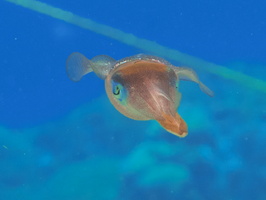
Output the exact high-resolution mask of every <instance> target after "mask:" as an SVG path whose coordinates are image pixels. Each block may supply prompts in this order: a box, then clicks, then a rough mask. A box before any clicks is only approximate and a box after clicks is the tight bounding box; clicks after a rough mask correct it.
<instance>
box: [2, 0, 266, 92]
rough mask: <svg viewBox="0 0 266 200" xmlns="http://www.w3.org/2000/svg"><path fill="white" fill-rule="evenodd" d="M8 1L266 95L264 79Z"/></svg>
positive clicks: (56, 11)
mask: <svg viewBox="0 0 266 200" xmlns="http://www.w3.org/2000/svg"><path fill="white" fill-rule="evenodd" d="M6 1H8V2H11V3H14V4H17V5H20V6H22V7H25V8H28V9H30V10H34V11H36V12H39V13H42V14H45V15H48V16H51V17H53V18H56V19H60V20H63V21H65V22H68V23H70V24H74V25H76V26H79V27H81V28H84V29H88V30H90V31H93V32H95V33H98V34H101V35H104V36H106V37H109V38H112V39H114V40H117V41H119V42H122V43H124V44H127V45H129V46H133V47H135V48H138V49H141V50H143V51H147V52H151V53H154V54H156V55H160V56H162V57H164V58H167V59H170V60H173V61H177V62H179V63H180V64H182V65H186V66H193V67H197V68H200V69H204V70H206V71H208V72H210V73H212V74H215V75H218V76H220V77H223V78H226V79H230V80H233V81H235V82H237V83H239V84H242V85H244V86H246V87H249V88H252V89H254V90H258V91H261V92H264V93H266V82H265V81H263V80H261V79H257V78H254V77H251V76H248V75H246V74H243V73H241V72H237V71H234V70H232V69H229V68H226V67H224V66H221V65H216V64H213V63H209V62H207V61H204V60H202V59H200V58H196V57H194V56H190V55H188V54H184V53H182V52H180V51H178V50H175V49H170V48H167V47H165V46H162V45H160V44H157V43H156V42H152V41H150V40H146V39H142V38H138V37H136V36H134V35H133V34H130V33H125V32H123V31H121V30H118V29H115V28H113V27H111V26H107V25H103V24H100V23H97V22H95V21H93V20H91V19H88V18H84V17H80V16H78V15H75V14H73V13H71V12H68V11H65V10H62V9H60V8H55V7H53V6H50V5H48V4H45V3H42V2H39V1H35V0H6Z"/></svg>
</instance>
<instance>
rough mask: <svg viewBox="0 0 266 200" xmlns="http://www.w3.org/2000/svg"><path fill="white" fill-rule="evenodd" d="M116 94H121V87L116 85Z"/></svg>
mask: <svg viewBox="0 0 266 200" xmlns="http://www.w3.org/2000/svg"><path fill="white" fill-rule="evenodd" d="M113 93H114V95H119V94H120V89H119V87H118V86H116V87H115V91H114V92H113Z"/></svg>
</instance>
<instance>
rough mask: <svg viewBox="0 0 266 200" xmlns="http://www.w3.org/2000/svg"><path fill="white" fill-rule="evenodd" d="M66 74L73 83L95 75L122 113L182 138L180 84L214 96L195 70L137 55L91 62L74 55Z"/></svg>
mask: <svg viewBox="0 0 266 200" xmlns="http://www.w3.org/2000/svg"><path fill="white" fill-rule="evenodd" d="M66 71H67V74H68V77H69V78H70V79H71V80H72V81H79V80H80V79H81V78H82V77H83V76H84V75H86V74H88V73H90V72H92V71H94V73H95V74H96V75H97V76H98V77H99V78H101V79H103V80H105V90H106V93H107V95H108V98H109V100H110V101H111V103H112V104H113V105H114V107H115V108H116V109H117V110H118V111H119V112H120V113H122V114H123V115H125V116H127V117H129V118H131V119H135V120H156V121H157V122H159V124H160V125H161V126H162V127H163V128H164V129H165V130H167V131H168V132H170V133H172V134H174V135H177V136H179V137H185V136H186V135H187V134H188V128H187V124H186V122H185V121H184V120H183V119H182V118H181V116H180V115H179V114H178V113H177V108H178V106H179V103H180V99H181V93H180V92H179V91H178V88H179V80H189V81H193V82H196V83H197V84H198V85H199V87H200V89H201V90H202V91H203V92H205V93H206V94H208V95H209V96H213V92H212V91H211V90H210V89H209V88H208V87H207V86H205V85H204V84H203V83H202V82H200V81H199V78H198V76H197V75H196V73H195V72H194V71H193V70H192V69H190V68H186V67H176V66H173V65H172V64H170V63H169V62H167V61H166V60H164V59H162V58H159V57H156V56H148V55H144V54H138V55H135V56H131V57H127V58H124V59H121V60H118V61H116V60H115V59H113V58H111V57H109V56H106V55H99V56H96V57H93V58H92V59H90V60H89V59H87V58H86V57H85V56H84V55H82V54H81V53H78V52H74V53H72V54H71V55H70V56H69V57H68V59H67V62H66Z"/></svg>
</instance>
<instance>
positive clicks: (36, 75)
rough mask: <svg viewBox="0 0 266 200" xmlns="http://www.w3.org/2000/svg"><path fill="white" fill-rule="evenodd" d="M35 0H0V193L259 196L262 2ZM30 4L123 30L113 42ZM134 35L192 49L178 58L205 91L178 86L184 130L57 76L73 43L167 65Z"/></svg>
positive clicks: (87, 50)
mask: <svg viewBox="0 0 266 200" xmlns="http://www.w3.org/2000/svg"><path fill="white" fill-rule="evenodd" d="M42 2H43V3H45V4H40V5H39V4H34V1H32V0H2V1H1V2H0V25H1V26H0V52H1V54H0V63H1V64H0V66H1V67H0V200H18V199H21V200H35V199H40V200H47V199H50V200H133V199H145V200H146V199H147V200H161V199H167V200H177V199H182V200H214V199H215V200H250V199H253V200H266V144H265V143H266V131H265V130H266V86H265V84H266V83H265V82H266V68H265V67H266V56H265V52H266V37H265V35H266V12H265V8H266V2H265V1H263V0H257V1H253V0H244V1H243V0H235V1H231V0H223V1H219V0H218V1H211V0H201V1H196V0H178V1H176V0H166V1H150V0H148V1H141V0H134V1H132V0H127V1H122V0H115V1H104V0H98V1H85V0H76V1H66V0H57V1H53V0H45V1H44V0H43V1H42ZM31 5H35V6H32V7H35V8H36V7H38V9H39V10H46V12H47V13H50V12H52V10H51V9H48V8H47V7H45V8H44V5H51V6H53V7H55V8H59V9H60V11H69V12H71V13H73V15H78V16H81V17H83V18H87V19H90V20H93V21H95V23H96V25H95V26H98V23H99V24H104V25H108V26H109V27H113V28H115V29H119V30H121V31H124V32H125V33H129V34H133V36H134V37H129V38H123V39H121V38H120V37H119V36H118V37H117V39H114V38H112V37H109V34H110V33H109V32H108V31H107V32H106V34H105V35H102V34H99V33H98V32H97V31H93V30H88V29H86V28H84V27H83V28H82V26H83V25H84V23H82V22H81V21H80V22H77V23H76V24H73V23H72V24H71V23H68V21H66V20H65V21H62V20H60V19H58V18H56V16H49V15H47V14H42V13H40V12H38V11H36V10H33V9H32V7H31ZM37 5H38V6H37ZM28 8H30V9H28ZM49 8H51V7H49ZM55 11H56V12H55V13H59V14H60V12H59V10H55ZM61 16H65V15H64V14H62V15H61ZM85 22H86V21H85ZM79 25H80V26H79ZM99 26H100V25H99ZM108 30H110V29H108ZM113 34H114V35H115V34H116V32H114V33H113ZM131 36H132V35H131ZM138 38H143V39H146V40H147V41H151V42H152V44H160V45H162V46H163V47H165V48H167V49H175V50H178V51H180V52H182V53H185V54H186V55H190V56H192V57H193V58H197V59H196V61H195V62H193V63H192V64H191V65H190V66H189V67H191V68H193V69H194V70H195V71H196V72H197V73H198V75H199V77H200V79H201V81H202V82H203V83H205V84H206V85H207V86H208V87H210V88H211V89H212V90H213V91H214V93H215V96H214V97H213V98H210V97H208V96H207V95H205V94H204V93H202V92H201V91H200V90H199V88H198V86H197V85H196V84H194V83H192V82H181V83H180V87H181V88H180V91H181V93H182V99H181V104H180V107H179V109H178V111H179V113H180V115H181V116H182V117H183V118H184V119H185V121H186V122H187V124H188V128H189V134H188V136H187V137H185V138H179V137H177V136H174V135H172V134H170V133H168V132H166V131H165V130H164V129H163V128H161V127H160V125H159V124H158V123H156V122H155V121H134V120H131V119H128V118H126V117H125V116H123V115H121V114H120V113H119V112H118V111H117V110H115V108H114V107H113V106H112V105H111V103H110V102H109V100H108V98H107V96H106V94H105V89H104V81H102V80H101V79H99V78H98V77H97V76H96V75H95V74H93V73H91V74H88V75H87V76H85V77H84V78H83V79H82V80H81V81H80V82H78V83H74V82H72V81H70V80H69V79H68V77H67V75H66V72H65V62H66V59H67V57H68V55H69V54H70V53H72V52H76V51H78V52H81V53H83V54H84V55H86V56H87V57H88V58H92V57H94V56H96V55H102V54H105V55H109V56H111V57H113V58H115V59H117V60H118V59H121V58H124V57H127V56H131V55H135V54H138V53H145V54H152V55H156V56H162V57H163V58H165V59H167V60H168V61H170V62H171V63H173V64H174V65H179V63H178V59H179V58H177V59H175V58H176V57H174V58H173V56H172V58H173V59H171V58H169V57H168V58H167V57H166V56H164V55H165V51H160V50H158V51H154V49H153V48H150V49H149V48H148V47H147V46H145V43H144V45H142V44H140V45H139V48H136V46H138V45H135V46H134V44H136V43H138ZM129 44H132V45H129ZM198 61H199V62H201V61H202V62H205V63H206V65H210V66H209V67H208V66H206V68H201V67H199V66H200V65H197V63H198ZM187 62H188V63H189V61H187ZM180 63H182V64H183V63H186V61H185V62H180ZM214 63H215V64H214ZM212 64H213V65H212ZM194 65H195V66H194ZM216 65H217V68H215V67H216ZM219 67H222V69H225V72H223V73H222V71H221V70H220V69H221V68H219ZM226 69H227V70H228V71H226Z"/></svg>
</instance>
